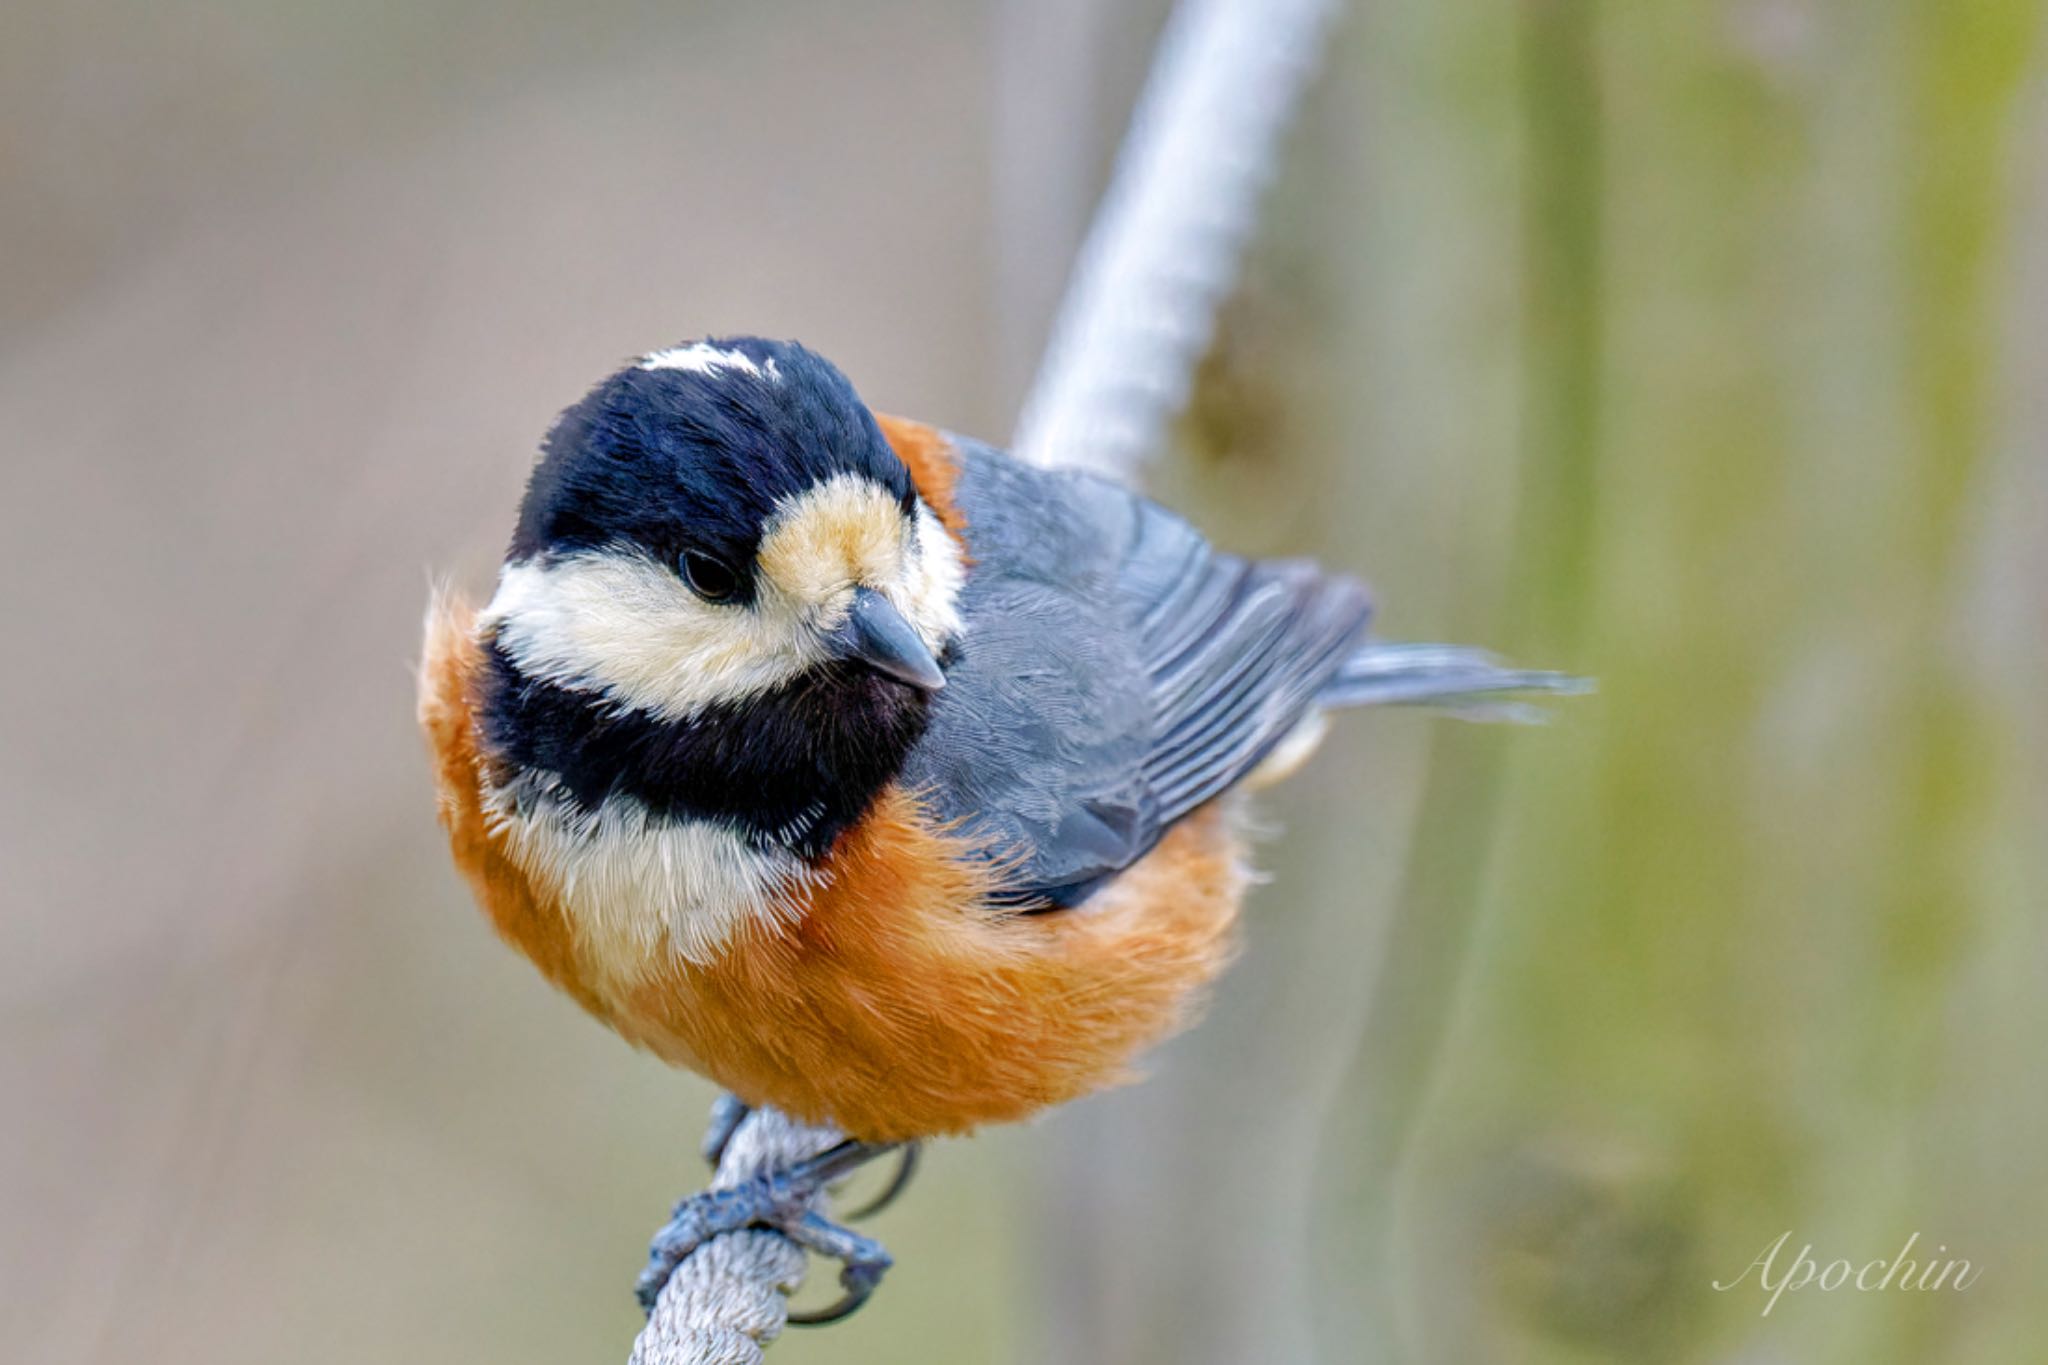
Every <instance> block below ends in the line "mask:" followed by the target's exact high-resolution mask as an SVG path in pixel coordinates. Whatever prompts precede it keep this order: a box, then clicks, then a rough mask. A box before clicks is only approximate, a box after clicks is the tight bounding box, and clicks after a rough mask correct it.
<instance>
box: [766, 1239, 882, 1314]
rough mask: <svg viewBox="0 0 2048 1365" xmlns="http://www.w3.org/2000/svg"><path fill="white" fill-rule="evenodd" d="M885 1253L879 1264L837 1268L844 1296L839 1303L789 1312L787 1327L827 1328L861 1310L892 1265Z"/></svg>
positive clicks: (869, 1263)
mask: <svg viewBox="0 0 2048 1365" xmlns="http://www.w3.org/2000/svg"><path fill="white" fill-rule="evenodd" d="M893 1264H895V1262H893V1261H892V1260H890V1258H889V1256H888V1253H886V1252H884V1253H883V1255H882V1259H881V1260H880V1262H874V1261H848V1262H846V1263H845V1264H844V1265H843V1266H841V1267H840V1268H839V1283H840V1285H841V1287H843V1288H844V1289H845V1290H846V1292H845V1293H844V1294H841V1295H840V1296H839V1298H838V1300H837V1301H836V1302H834V1303H831V1304H829V1305H827V1306H826V1307H824V1308H817V1309H811V1310H807V1311H799V1310H797V1309H791V1310H790V1312H789V1317H788V1319H787V1321H788V1323H789V1325H790V1326H792V1327H828V1326H830V1325H831V1324H833V1323H835V1322H843V1321H845V1320H846V1319H847V1318H850V1317H852V1316H853V1315H854V1314H855V1313H856V1312H858V1311H859V1310H860V1306H861V1305H862V1304H864V1303H866V1302H867V1301H868V1299H869V1298H871V1297H872V1296H873V1295H874V1292H875V1290H876V1288H877V1287H879V1286H880V1285H881V1283H882V1276H883V1275H884V1274H885V1273H887V1272H888V1269H889V1267H890V1266H891V1265H893Z"/></svg>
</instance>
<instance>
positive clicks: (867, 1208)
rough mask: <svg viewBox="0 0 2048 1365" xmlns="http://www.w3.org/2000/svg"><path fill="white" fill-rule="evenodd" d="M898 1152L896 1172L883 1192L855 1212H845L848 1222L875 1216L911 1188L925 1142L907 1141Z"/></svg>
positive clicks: (883, 1188) (856, 1221)
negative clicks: (912, 1178)
mask: <svg viewBox="0 0 2048 1365" xmlns="http://www.w3.org/2000/svg"><path fill="white" fill-rule="evenodd" d="M897 1152H898V1153H899V1155H898V1157H897V1158H896V1173H895V1174H894V1175H892V1176H890V1177H889V1183H888V1184H887V1185H884V1186H883V1187H882V1191H881V1193H880V1194H877V1195H876V1196H875V1197H874V1198H873V1199H870V1200H868V1202H867V1203H865V1204H862V1205H861V1206H860V1207H859V1208H857V1209H855V1210H853V1212H851V1213H848V1214H845V1215H844V1217H845V1219H846V1221H847V1222H849V1223H858V1222H859V1221H860V1220H861V1219H863V1218H872V1217H874V1216H875V1215H876V1214H878V1213H880V1212H881V1211H882V1210H883V1209H886V1208H888V1207H889V1206H890V1205H891V1204H893V1203H895V1202H896V1198H897V1196H898V1195H900V1194H902V1193H903V1192H904V1191H905V1190H907V1189H909V1188H910V1180H911V1177H912V1176H915V1175H916V1174H917V1163H918V1158H920V1157H921V1156H923V1155H924V1144H923V1143H922V1142H906V1143H904V1144H903V1145H902V1146H901V1147H899V1148H897Z"/></svg>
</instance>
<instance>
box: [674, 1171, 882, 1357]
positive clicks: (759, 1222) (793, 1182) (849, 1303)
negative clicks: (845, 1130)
mask: <svg viewBox="0 0 2048 1365" xmlns="http://www.w3.org/2000/svg"><path fill="white" fill-rule="evenodd" d="M889 1150H890V1144H884V1143H869V1142H857V1141H854V1140H852V1139H848V1140H846V1141H843V1142H840V1143H838V1144H837V1145H835V1146H833V1147H830V1148H827V1149H826V1150H825V1151H822V1152H820V1153H818V1154H817V1155H816V1156H813V1157H808V1158H806V1159H805V1160H803V1161H799V1162H797V1163H795V1164H794V1165H791V1166H788V1167H786V1168H784V1169H782V1170H778V1171H768V1172H763V1173H761V1174H759V1175H756V1176H753V1177H752V1178H750V1179H748V1180H744V1181H742V1182H740V1183H739V1184H737V1185H731V1186H726V1187H723V1188H718V1189H710V1190H704V1191H702V1192H700V1193H698V1194H694V1195H691V1196H689V1197H688V1198H685V1199H683V1200H681V1201H679V1202H678V1203H677V1204H676V1206H675V1209H674V1211H673V1212H672V1213H671V1215H670V1217H669V1221H668V1223H667V1224H666V1225H665V1226H663V1227H662V1228H661V1230H660V1231H658V1232H656V1233H655V1234H654V1238H653V1241H652V1242H651V1244H650V1245H649V1246H648V1249H647V1266H646V1268H645V1269H643V1270H642V1271H641V1272H640V1277H639V1279H638V1281H637V1282H636V1283H635V1284H634V1293H635V1295H636V1297H638V1299H639V1300H640V1306H641V1308H642V1309H643V1310H645V1311H646V1312H647V1313H649V1314H650V1315H651V1314H652V1313H653V1312H654V1307H655V1304H656V1302H657V1301H659V1299H660V1298H661V1292H662V1290H663V1288H664V1287H666V1286H667V1284H668V1282H669V1278H670V1277H671V1276H672V1275H673V1274H674V1273H675V1270H676V1267H678V1266H680V1265H681V1264H682V1263H683V1262H684V1261H685V1260H687V1259H688V1258H689V1257H690V1255H691V1254H692V1253H693V1252H695V1251H696V1250H697V1248H698V1247H700V1246H702V1245H704V1243H706V1242H708V1241H710V1240H711V1239H712V1238H714V1237H718V1236H722V1235H723V1234H725V1233H728V1232H740V1231H743V1230H745V1229H747V1228H766V1229H769V1230H772V1231H775V1232H779V1233H781V1234H782V1235H783V1236H785V1237H787V1238H788V1239H789V1240H790V1241H792V1242H794V1243H796V1244H797V1245H798V1246H800V1247H802V1248H803V1249H804V1250H805V1251H808V1252H811V1253H813V1254H815V1255H819V1256H825V1257H829V1258H831V1259H833V1260H836V1261H839V1262H840V1263H841V1266H842V1268H841V1270H840V1272H839V1282H840V1283H841V1284H842V1285H844V1286H845V1287H846V1293H845V1295H844V1296H843V1297H842V1298H841V1299H840V1300H839V1301H838V1302H837V1303H834V1304H833V1305H831V1306H830V1307H829V1308H826V1309H823V1310H821V1311H820V1312H817V1313H793V1314H791V1315H790V1318H789V1320H790V1321H791V1322H794V1323H797V1324H798V1325H800V1326H808V1325H816V1324H820V1323H827V1322H837V1321H838V1320H839V1319H841V1318H844V1317H846V1316H847V1315H848V1314H850V1313H852V1312H853V1311H854V1310H855V1309H857V1308H859V1307H860V1306H861V1304H863V1303H865V1302H866V1301H867V1299H868V1297H869V1295H871V1294H873V1293H874V1292H875V1286H876V1285H878V1284H880V1283H881V1282H882V1275H883V1273H884V1272H886V1271H887V1270H888V1269H889V1267H890V1266H891V1265H892V1264H894V1262H893V1261H891V1259H890V1257H889V1253H888V1252H887V1251H884V1250H883V1249H882V1246H881V1244H880V1243H879V1242H876V1241H875V1240H873V1239H872V1238H868V1237H863V1236H861V1235H860V1234H859V1233H857V1232H854V1231H852V1230H851V1229H848V1228H844V1227H841V1226H840V1225H839V1224H837V1223H834V1222H832V1221H831V1220H830V1219H828V1218H826V1217H824V1216H823V1215H822V1214H819V1213H817V1212H814V1211H813V1210H811V1209H809V1208H808V1207H807V1205H808V1204H809V1203H810V1201H811V1199H812V1198H814V1197H815V1196H816V1195H817V1193H818V1191H819V1190H821V1189H822V1188H823V1187H824V1186H825V1185H827V1184H829V1183H831V1182H832V1181H835V1180H839V1179H841V1178H842V1177H844V1176H846V1175H849V1174H851V1173H852V1172H853V1171H854V1170H856V1169H857V1168H859V1167H860V1166H862V1165H864V1164H865V1163H867V1162H869V1161H872V1160H874V1159H875V1158H876V1157H878V1156H880V1155H882V1154H883V1153H884V1152H887V1151H889ZM892 1183H893V1182H892Z"/></svg>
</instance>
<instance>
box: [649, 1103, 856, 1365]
mask: <svg viewBox="0 0 2048 1365" xmlns="http://www.w3.org/2000/svg"><path fill="white" fill-rule="evenodd" d="M839 1140H840V1134H839V1133H838V1132H837V1131H836V1130H834V1129H831V1128H819V1127H812V1126H809V1125H807V1124H801V1123H797V1122H796V1121H795V1120H793V1119H790V1118H788V1117H786V1116H784V1115H782V1114H780V1113H777V1112H776V1111H775V1110H773V1109H756V1110H754V1111H753V1112H752V1113H750V1114H748V1115H747V1116H746V1118H744V1119H743V1120H741V1121H740V1125H739V1127H738V1128H737V1129H735V1130H734V1131H733V1134H732V1137H731V1139H730V1140H729V1141H728V1142H727V1143H726V1145H725V1152H724V1154H723V1156H721V1157H720V1159H719V1162H718V1170H717V1172H716V1174H714V1175H713V1176H712V1178H711V1188H713V1189H731V1188H732V1187H734V1186H736V1185H740V1184H743V1183H745V1182H746V1181H748V1180H751V1179H753V1178H754V1177H755V1176H758V1175H762V1174H765V1173H767V1172H769V1171H773V1170H780V1169H785V1168H787V1167H789V1166H793V1165H795V1164H796V1163H797V1162H799V1161H803V1160H805V1159H807V1158H809V1157H814V1156H816V1155H817V1154H818V1153H820V1152H822V1151H825V1150H826V1149H827V1148H829V1147H831V1146H832V1145H833V1144H834V1143H837V1142H838V1141H839ZM824 1204H825V1198H824V1196H823V1195H822V1194H821V1195H820V1196H819V1197H818V1198H817V1199H816V1200H815V1201H813V1208H814V1209H816V1210H817V1211H818V1212H823V1211H824ZM806 1259H807V1258H806V1256H805V1253H804V1251H803V1249H802V1248H801V1247H799V1246H797V1245H796V1243H794V1242H792V1241H790V1240H789V1239H788V1238H787V1237H784V1236H783V1235H782V1234H781V1233H779V1232H775V1231H772V1230H770V1229H767V1228H751V1229H748V1230H747V1231H745V1232H728V1233H725V1234H724V1235H723V1236H719V1237H714V1238H712V1239H711V1240H710V1241H708V1242H706V1243H705V1244H704V1245H703V1246H701V1247H699V1248H698V1249H697V1250H696V1251H695V1252H693V1253H691V1254H690V1256H689V1257H687V1258H686V1259H685V1260H684V1261H683V1263H682V1264H681V1265H679V1266H677V1267H676V1269H675V1273H674V1274H672V1275H671V1276H669V1281H668V1283H667V1284H666V1285H665V1286H663V1288H662V1291H661V1297H660V1298H658V1299H656V1300H655V1304H654V1310H653V1312H651V1313H649V1314H648V1317H647V1325H646V1326H645V1327H643V1328H642V1329H641V1331H640V1337H639V1340H637V1341H635V1342H634V1343H633V1355H632V1359H631V1362H630V1365H759V1362H760V1360H761V1358H762V1352H763V1350H764V1348H765V1347H766V1346H767V1344H768V1343H769V1342H771V1341H773V1340H774V1339H775V1338H776V1337H777V1336H779V1335H781V1333H782V1329H783V1327H784V1325H785V1324H787V1322H788V1321H789V1298H788V1296H789V1294H790V1293H791V1292H793V1291H794V1290H795V1289H796V1288H797V1286H798V1285H800V1284H802V1283H803V1278H804V1263H805V1260H806Z"/></svg>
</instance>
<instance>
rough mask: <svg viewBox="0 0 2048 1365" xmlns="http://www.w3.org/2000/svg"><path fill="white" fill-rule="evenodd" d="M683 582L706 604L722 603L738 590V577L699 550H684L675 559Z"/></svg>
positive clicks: (730, 568) (729, 567)
mask: <svg viewBox="0 0 2048 1365" xmlns="http://www.w3.org/2000/svg"><path fill="white" fill-rule="evenodd" d="M676 567H677V568H678V569H680V570H681V571H682V575H683V581H684V582H685V583H688V584H689V585H690V591H691V592H694V593H696V594H697V596H699V597H701V598H703V599H704V600H705V601H706V602H723V601H725V600H727V599H728V598H730V597H731V596H732V595H733V594H734V593H736V592H738V591H739V590H740V576H739V575H738V574H737V573H735V572H734V571H733V570H732V567H731V566H730V565H728V564H726V563H725V562H724V561H722V560H718V559H713V558H712V557H711V556H710V555H707V554H705V553H704V552H703V551H701V550H685V551H683V552H682V554H681V555H679V556H677V558H676Z"/></svg>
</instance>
